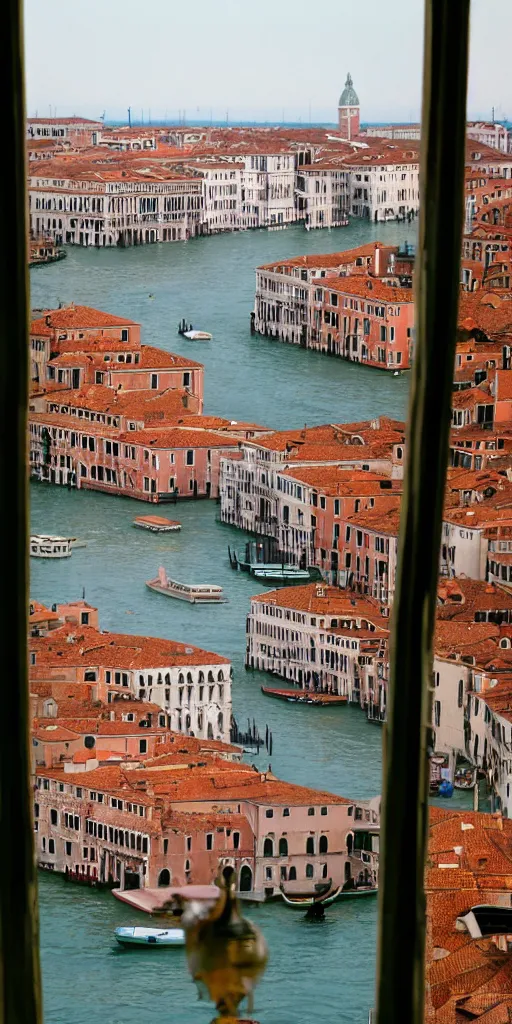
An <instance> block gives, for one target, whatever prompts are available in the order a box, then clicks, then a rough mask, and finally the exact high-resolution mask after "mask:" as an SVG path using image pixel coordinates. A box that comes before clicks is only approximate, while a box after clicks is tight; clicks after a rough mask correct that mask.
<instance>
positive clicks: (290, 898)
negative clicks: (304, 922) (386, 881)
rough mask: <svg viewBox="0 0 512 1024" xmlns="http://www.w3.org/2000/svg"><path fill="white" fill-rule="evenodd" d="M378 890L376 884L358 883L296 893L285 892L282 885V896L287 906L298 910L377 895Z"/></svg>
mask: <svg viewBox="0 0 512 1024" xmlns="http://www.w3.org/2000/svg"><path fill="white" fill-rule="evenodd" d="M378 891H379V890H378V887H377V886H376V885H359V886H358V885H356V886H353V888H347V889H345V888H344V887H343V886H341V885H338V886H337V887H336V888H334V889H333V888H332V887H330V888H329V889H328V890H327V891H326V892H325V891H324V892H323V893H320V894H317V893H315V894H314V895H312V894H301V893H297V895H295V894H292V893H289V892H288V893H287V892H285V891H284V889H283V887H282V886H281V896H282V897H283V900H284V902H285V903H286V904H287V906H289V907H294V908H295V909H296V910H307V909H308V907H312V906H315V904H321V905H322V906H324V907H328V906H330V905H331V904H332V903H339V902H340V901H341V900H343V899H361V898H362V897H363V896H376V895H377V893H378Z"/></svg>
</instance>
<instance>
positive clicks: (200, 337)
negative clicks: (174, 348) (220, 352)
mask: <svg viewBox="0 0 512 1024" xmlns="http://www.w3.org/2000/svg"><path fill="white" fill-rule="evenodd" d="M178 334H181V335H182V336H183V337H184V338H187V339H188V341H211V338H212V336H211V334H208V331H196V330H195V329H194V327H192V324H187V322H186V320H180V323H179V324H178Z"/></svg>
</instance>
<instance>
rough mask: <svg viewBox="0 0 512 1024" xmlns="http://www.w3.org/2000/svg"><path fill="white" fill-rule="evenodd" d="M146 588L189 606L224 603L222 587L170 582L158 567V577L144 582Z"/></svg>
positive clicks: (164, 572)
mask: <svg viewBox="0 0 512 1024" xmlns="http://www.w3.org/2000/svg"><path fill="white" fill-rule="evenodd" d="M146 586H147V587H149V589H150V590H154V591H156V593H157V594H165V595H166V597H176V598H177V599H178V601H188V602H189V603H190V604H219V603H223V602H224V601H226V598H225V597H224V594H223V592H222V587H216V586H209V585H208V584H198V585H194V584H192V583H178V581H177V580H171V579H170V578H169V577H168V576H167V573H166V571H165V569H164V568H163V567H162V566H160V569H159V570H158V576H157V577H156V579H154V580H146Z"/></svg>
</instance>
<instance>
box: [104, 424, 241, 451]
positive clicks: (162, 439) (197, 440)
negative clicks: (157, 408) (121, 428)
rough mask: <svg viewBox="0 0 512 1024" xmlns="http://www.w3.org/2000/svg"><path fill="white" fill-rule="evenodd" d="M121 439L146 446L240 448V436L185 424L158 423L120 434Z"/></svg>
mask: <svg viewBox="0 0 512 1024" xmlns="http://www.w3.org/2000/svg"><path fill="white" fill-rule="evenodd" d="M119 440H120V441H126V442H128V441H130V440H131V441H132V443H133V444H142V445H145V447H146V448H223V449H233V450H237V449H238V444H239V438H238V437H231V436H230V435H229V434H228V433H219V434H216V433H213V431H209V430H200V429H199V428H196V429H194V430H191V429H189V428H188V426H187V425H186V424H185V425H184V426H176V427H161V428H158V427H157V426H156V425H155V426H153V427H151V428H149V427H147V428H145V429H142V430H130V431H125V432H121V433H120V434H119Z"/></svg>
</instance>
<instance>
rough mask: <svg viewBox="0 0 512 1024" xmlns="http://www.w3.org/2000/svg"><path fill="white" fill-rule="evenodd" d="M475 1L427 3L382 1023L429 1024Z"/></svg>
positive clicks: (388, 759) (386, 828)
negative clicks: (437, 706) (428, 926)
mask: <svg viewBox="0 0 512 1024" xmlns="http://www.w3.org/2000/svg"><path fill="white" fill-rule="evenodd" d="M468 31H469V0H426V3H425V44H424V47H425V48H424V72H423V109H422V126H421V135H422V141H421V160H420V199H421V202H420V228H419V244H418V259H417V270H416V345H415V356H414V367H413V371H412V381H411V397H410V404H409V426H408V441H407V466H406V472H405V479H404V495H403V501H402V513H401V525H400V539H399V555H398V558H399V562H398V573H397V587H396V595H395V603H394V609H393V630H392V651H391V674H390V695H389V705H388V724H387V727H386V733H385V743H384V746H385V757H384V785H383V844H382V853H381V864H380V873H379V874H380V894H379V897H380V904H379V907H380V914H379V932H378V969H377V1015H376V1016H377V1021H376V1024H377V1022H378V1024H396V1021H397V1020H404V1021H406V1022H407V1024H421V1021H422V1020H423V1014H424V1000H425V981H424V978H425V893H424V867H425V856H426V844H427V828H428V820H427V814H428V771H427V769H428V759H427V750H428V740H429V728H430V721H431V714H430V705H431V694H432V691H431V684H432V664H433V658H432V639H433V630H434V618H435V606H436V593H437V579H438V566H439V549H440V543H441V520H442V507H443V498H444V484H445V475H446V465H447V461H448V458H447V456H448V434H449V427H450V409H451V392H452V380H453V364H454V356H455V340H456V324H457V305H458V297H459V265H460V253H461V241H462V222H463V185H464V156H465V152H464V151H465V135H466V85H467V62H468Z"/></svg>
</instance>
